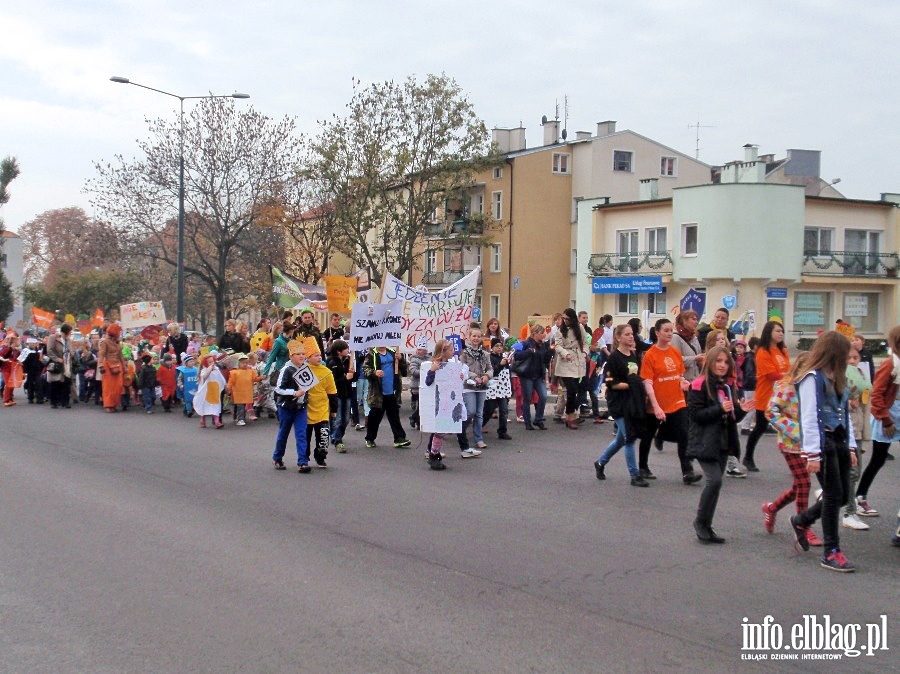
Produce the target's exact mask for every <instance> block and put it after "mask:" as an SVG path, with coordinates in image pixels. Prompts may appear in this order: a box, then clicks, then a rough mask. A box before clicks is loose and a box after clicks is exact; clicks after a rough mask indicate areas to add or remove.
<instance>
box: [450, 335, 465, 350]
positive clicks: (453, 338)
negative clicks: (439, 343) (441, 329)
mask: <svg viewBox="0 0 900 674" xmlns="http://www.w3.org/2000/svg"><path fill="white" fill-rule="evenodd" d="M447 341H448V342H450V343H451V344H453V353H455V354H459V353H460V352H461V351H462V349H463V341H462V337H460V336H459V335H447Z"/></svg>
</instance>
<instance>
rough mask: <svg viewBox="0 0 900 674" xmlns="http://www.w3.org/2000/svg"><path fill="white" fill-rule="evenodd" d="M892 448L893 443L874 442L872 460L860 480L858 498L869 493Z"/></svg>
mask: <svg viewBox="0 0 900 674" xmlns="http://www.w3.org/2000/svg"><path fill="white" fill-rule="evenodd" d="M890 446H891V443H889V442H878V440H873V441H872V458H871V459H869V465H868V466H866V469H865V470H864V471H863V474H862V477H861V478H859V486H858V487H857V488H856V495H857V496H865V495H866V494H868V493H869V487H870V486H872V481H873V480H874V479H875V476H876V475H878V471H879V470H881V467H882V466H883V465H884V462H885V459H886V458H887V453H888V448H889V447H890Z"/></svg>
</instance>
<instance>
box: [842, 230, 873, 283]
mask: <svg viewBox="0 0 900 674" xmlns="http://www.w3.org/2000/svg"><path fill="white" fill-rule="evenodd" d="M880 235H881V232H870V231H867V230H865V229H848V230H846V231H845V232H844V251H845V260H844V264H845V265H846V266H845V267H844V269H845V271H846V273H848V274H853V275H855V276H864V275H865V274H868V273H872V272H875V271H877V270H878V244H879V238H880Z"/></svg>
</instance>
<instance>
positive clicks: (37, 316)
mask: <svg viewBox="0 0 900 674" xmlns="http://www.w3.org/2000/svg"><path fill="white" fill-rule="evenodd" d="M55 320H56V314H54V313H53V312H52V311H44V310H43V309H38V308H37V307H31V322H32V323H34V324H35V325H37V326H39V327H42V328H47V329H48V330H49V329H50V327H51V326H52V325H53V321H55Z"/></svg>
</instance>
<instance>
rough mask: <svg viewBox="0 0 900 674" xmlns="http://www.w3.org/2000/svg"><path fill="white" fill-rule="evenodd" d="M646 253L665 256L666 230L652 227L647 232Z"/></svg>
mask: <svg viewBox="0 0 900 674" xmlns="http://www.w3.org/2000/svg"><path fill="white" fill-rule="evenodd" d="M647 252H648V253H650V255H665V254H666V228H665V227H654V228H653V229H648V230H647Z"/></svg>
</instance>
